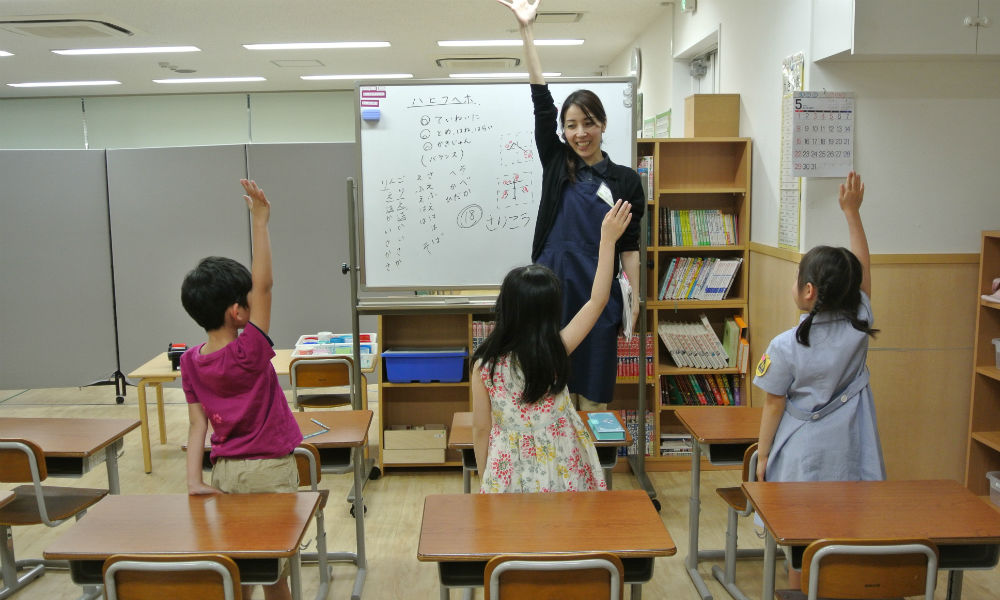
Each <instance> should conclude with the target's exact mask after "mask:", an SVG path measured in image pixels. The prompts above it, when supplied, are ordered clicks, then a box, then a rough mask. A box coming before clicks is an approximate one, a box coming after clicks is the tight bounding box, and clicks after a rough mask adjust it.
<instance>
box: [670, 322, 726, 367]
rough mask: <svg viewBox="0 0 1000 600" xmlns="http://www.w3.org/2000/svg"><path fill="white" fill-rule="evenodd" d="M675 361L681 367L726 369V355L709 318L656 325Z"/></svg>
mask: <svg viewBox="0 0 1000 600" xmlns="http://www.w3.org/2000/svg"><path fill="white" fill-rule="evenodd" d="M656 330H657V333H658V334H659V335H660V339H661V340H662V341H663V345H664V346H665V347H666V348H667V352H668V353H669V354H670V358H671V359H673V361H674V364H675V365H677V366H678V367H683V368H694V369H725V368H727V367H728V358H727V357H726V352H725V349H723V347H722V342H721V341H720V340H719V336H717V335H716V334H715V330H714V329H713V328H712V325H711V323H709V321H708V317H707V316H706V315H704V314H702V315H701V316H700V320H699V321H692V322H662V323H660V324H659V325H657V327H656Z"/></svg>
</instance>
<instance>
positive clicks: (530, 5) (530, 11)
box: [496, 0, 541, 25]
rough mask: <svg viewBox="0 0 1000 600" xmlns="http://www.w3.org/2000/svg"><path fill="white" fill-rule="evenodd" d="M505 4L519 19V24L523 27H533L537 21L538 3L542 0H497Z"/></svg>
mask: <svg viewBox="0 0 1000 600" xmlns="http://www.w3.org/2000/svg"><path fill="white" fill-rule="evenodd" d="M496 1H497V2H499V3H500V4H503V5H504V6H506V7H507V8H509V9H510V10H511V11H513V13H514V16H515V17H517V22H518V23H520V24H521V25H531V24H532V23H533V22H534V21H535V15H536V14H537V13H538V3H539V2H541V0H496Z"/></svg>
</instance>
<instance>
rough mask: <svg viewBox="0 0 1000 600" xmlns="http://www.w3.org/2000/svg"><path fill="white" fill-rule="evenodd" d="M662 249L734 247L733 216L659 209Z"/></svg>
mask: <svg viewBox="0 0 1000 600" xmlns="http://www.w3.org/2000/svg"><path fill="white" fill-rule="evenodd" d="M659 217H660V239H659V242H660V245H661V246H735V245H737V244H739V236H738V235H737V232H738V231H739V230H738V228H737V225H738V222H737V218H736V215H734V214H732V213H724V212H722V211H720V210H717V209H694V210H670V209H668V208H661V209H660V215H659Z"/></svg>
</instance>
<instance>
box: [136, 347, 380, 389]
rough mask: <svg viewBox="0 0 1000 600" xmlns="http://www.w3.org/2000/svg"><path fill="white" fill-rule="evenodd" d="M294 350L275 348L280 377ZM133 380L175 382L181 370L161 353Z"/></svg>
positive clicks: (373, 366) (275, 363)
mask: <svg viewBox="0 0 1000 600" xmlns="http://www.w3.org/2000/svg"><path fill="white" fill-rule="evenodd" d="M293 351H294V350H293V349H292V348H275V349H274V358H272V359H271V364H272V365H274V371H275V372H276V373H277V374H278V375H288V365H289V364H291V362H292V352H293ZM341 356H344V357H345V358H350V356H346V355H341ZM312 358H330V357H328V356H314V357H312ZM376 365H378V359H377V358H376V359H375V361H374V362H373V364H372V366H371V368H367V369H364V368H363V369H361V373H362V375H364V374H365V373H373V372H375V368H376ZM128 376H129V377H130V378H132V379H151V380H157V379H159V380H162V381H174V380H175V379H177V378H178V377H180V376H181V372H180V371H179V370H177V371H175V370H173V368H171V366H170V359H169V358H167V353H166V352H161V353H159V354H157V355H156V356H154V357H153V358H151V359H149V360H148V361H147V362H146V363H145V364H143V365H142V366H140V367H138V368H137V369H136V370H134V371H132V372H131V373H129V374H128Z"/></svg>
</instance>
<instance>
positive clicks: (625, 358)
mask: <svg viewBox="0 0 1000 600" xmlns="http://www.w3.org/2000/svg"><path fill="white" fill-rule="evenodd" d="M653 339H654V338H653V334H652V333H647V334H646V375H647V376H648V377H652V376H653V371H654V370H653ZM638 376H639V336H637V335H633V336H632V339H626V338H625V337H624V336H618V377H638Z"/></svg>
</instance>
